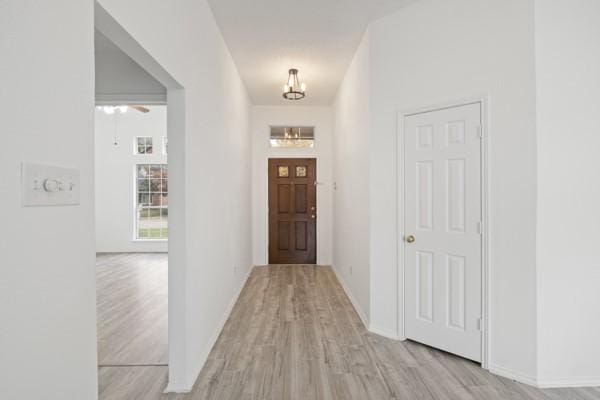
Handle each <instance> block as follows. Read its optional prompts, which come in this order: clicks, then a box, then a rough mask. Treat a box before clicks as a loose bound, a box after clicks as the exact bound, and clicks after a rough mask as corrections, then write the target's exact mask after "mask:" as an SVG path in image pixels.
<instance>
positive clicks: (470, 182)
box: [404, 103, 482, 361]
mask: <svg viewBox="0 0 600 400" xmlns="http://www.w3.org/2000/svg"><path fill="white" fill-rule="evenodd" d="M404 126H405V136H404V144H405V147H404V148H405V154H404V156H405V157H404V162H405V166H404V168H405V204H404V207H405V210H404V211H405V212H404V214H405V221H404V223H405V226H404V233H405V245H404V249H405V254H404V257H405V258H404V261H405V273H406V276H405V278H406V279H405V331H406V336H407V337H408V338H409V339H412V340H415V341H418V342H421V343H425V344H427V345H430V346H433V347H437V348H440V349H442V350H445V351H448V352H451V353H454V354H458V355H460V356H463V357H466V358H469V359H472V360H476V361H481V332H480V330H479V318H480V317H481V265H482V264H481V234H480V221H481V138H480V133H479V132H480V129H481V128H480V127H481V105H480V104H479V103H476V104H471V105H466V106H460V107H454V108H448V109H443V110H438V111H432V112H427V113H422V114H416V115H411V116H408V117H406V119H405V121H404ZM410 236H412V237H414V241H413V240H412V238H411V237H410Z"/></svg>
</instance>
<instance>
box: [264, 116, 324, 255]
mask: <svg viewBox="0 0 600 400" xmlns="http://www.w3.org/2000/svg"><path fill="white" fill-rule="evenodd" d="M332 122H333V121H332V109H331V107H306V106H272V107H270V106H254V107H252V247H253V259H254V265H266V264H268V251H267V248H268V236H267V235H268V216H267V211H268V196H267V193H268V159H269V158H277V157H280V158H285V157H310V158H317V180H318V182H319V183H321V184H320V185H318V186H317V212H318V218H317V263H318V264H321V265H330V264H331V260H332V256H331V241H332V238H331V231H332V227H331V224H332V187H333V185H332V152H331V151H332ZM269 126H314V127H315V146H314V148H312V149H286V148H271V147H270V146H269V134H270V130H269Z"/></svg>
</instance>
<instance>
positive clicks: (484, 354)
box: [396, 95, 491, 369]
mask: <svg viewBox="0 0 600 400" xmlns="http://www.w3.org/2000/svg"><path fill="white" fill-rule="evenodd" d="M489 103H490V101H489V96H488V95H481V96H474V97H470V98H465V99H461V100H455V101H448V102H443V103H440V104H435V105H430V106H426V107H418V108H414V109H411V110H406V111H401V112H399V113H398V121H397V123H398V127H397V128H398V143H397V144H398V149H397V157H396V160H397V190H398V192H397V202H396V204H397V205H396V206H397V229H396V236H397V262H398V268H397V269H396V271H397V291H396V293H397V303H398V304H397V321H398V326H397V331H398V332H397V335H398V339H400V340H406V333H405V330H404V327H405V313H404V305H405V303H406V302H405V293H406V290H405V278H404V277H405V266H404V246H405V243H404V240H403V238H404V235H405V232H404V204H405V188H404V184H405V179H404V169H405V168H404V151H405V148H404V135H405V128H404V122H405V119H406V117H409V116H411V115H415V114H423V113H427V112H432V111H438V110H443V109H448V108H454V107H460V106H466V105H469V104H480V106H481V135H482V138H481V214H482V215H481V221H482V222H483V229H482V238H481V314H482V315H481V366H482V367H483V368H485V369H489V355H490V350H491V349H490V337H489V332H490V322H491V315H490V309H491V308H490V290H489V288H490V279H491V274H490V259H489V254H490V253H489V236H490V230H489V226H490V221H489V202H490V197H489V193H490V190H489V182H490V179H489V165H488V150H489V145H490V129H489ZM400 200H402V203H401V202H400Z"/></svg>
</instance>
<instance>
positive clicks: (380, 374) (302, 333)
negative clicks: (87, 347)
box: [100, 265, 600, 400]
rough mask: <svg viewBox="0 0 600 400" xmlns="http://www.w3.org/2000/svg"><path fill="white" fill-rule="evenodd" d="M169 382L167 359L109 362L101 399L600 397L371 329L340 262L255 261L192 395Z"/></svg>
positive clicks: (519, 399)
mask: <svg viewBox="0 0 600 400" xmlns="http://www.w3.org/2000/svg"><path fill="white" fill-rule="evenodd" d="M138 289H139V287H138ZM136 290H137V289H136ZM166 380H167V367H162V366H152V367H133V368H119V369H118V370H115V369H112V370H111V369H102V370H101V372H100V399H103V400H113V399H124V398H127V399H145V400H152V399H161V400H205V399H215V400H216V399H218V400H225V399H230V400H239V399H272V400H282V399H298V400H300V399H302V400H305V399H306V400H310V399H329V400H349V399H356V400H366V399H373V400H379V399H386V400H388V399H427V400H433V399H435V400H452V399H456V400H476V399H486V400H500V399H502V400H506V399H509V400H564V399H567V398H568V399H574V400H592V399H597V398H599V397H600V389H598V388H589V389H554V390H538V389H535V388H532V387H529V386H526V385H522V384H519V383H515V382H513V381H510V380H508V379H504V378H501V377H498V376H495V375H492V374H489V373H488V372H486V371H484V370H482V369H481V368H480V367H479V366H478V365H477V364H475V363H472V362H470V361H466V360H463V359H461V358H459V357H455V356H452V355H449V354H447V353H444V352H441V351H437V350H434V349H431V348H428V347H426V346H423V345H420V344H416V343H413V342H396V341H392V340H389V339H385V338H383V337H381V336H377V335H374V334H372V333H369V332H368V331H367V330H366V329H365V327H364V326H363V324H362V322H361V321H360V319H359V317H358V315H357V314H356V312H355V311H354V308H353V307H352V305H351V303H350V301H349V299H348V298H347V297H346V295H345V293H344V291H343V289H342V287H341V285H340V284H339V282H338V280H337V278H336V276H335V273H334V271H333V269H332V268H331V267H318V266H308V265H296V266H291V265H285V266H283V265H276V266H268V267H256V268H255V269H254V270H253V271H252V274H251V275H250V278H249V280H248V282H247V283H246V286H245V288H244V290H243V291H242V294H241V295H240V298H239V299H238V301H237V304H236V306H235V308H234V310H233V312H232V314H231V317H230V319H229V320H228V322H227V324H226V326H225V328H224V330H223V332H222V333H221V336H220V338H219V340H218V342H217V344H216V346H215V347H214V348H213V350H212V352H211V354H210V356H209V360H208V362H207V364H206V365H205V367H204V369H203V371H202V373H201V375H200V377H199V379H198V380H197V382H196V384H195V386H194V389H193V392H192V393H191V394H188V395H183V394H180V395H175V394H171V395H162V394H161V391H162V389H163V388H164V384H165V383H166Z"/></svg>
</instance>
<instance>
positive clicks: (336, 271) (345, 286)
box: [331, 265, 386, 336]
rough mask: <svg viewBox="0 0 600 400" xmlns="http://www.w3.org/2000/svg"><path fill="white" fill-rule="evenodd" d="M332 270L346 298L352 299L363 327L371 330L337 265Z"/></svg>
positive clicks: (365, 316)
mask: <svg viewBox="0 0 600 400" xmlns="http://www.w3.org/2000/svg"><path fill="white" fill-rule="evenodd" d="M331 269H333V272H334V273H335V277H336V278H337V280H338V282H339V283H340V284H341V285H342V288H343V289H344V292H345V293H346V296H348V299H350V303H352V306H353V307H354V310H355V311H356V313H357V314H358V316H359V318H360V320H361V321H362V323H363V325H364V326H365V328H367V329H368V330H370V329H369V319H368V318H367V315H366V314H365V313H364V311H363V310H362V308H360V305H359V304H358V301H356V299H355V298H354V296H353V295H352V292H351V291H350V288H349V287H348V285H346V281H345V280H344V278H342V275H341V274H339V273H338V270H337V269H336V268H335V265H332V266H331ZM382 336H386V335H382Z"/></svg>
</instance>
